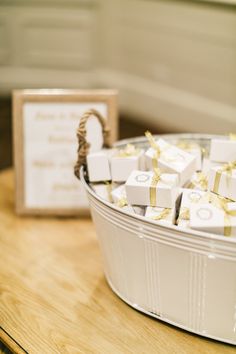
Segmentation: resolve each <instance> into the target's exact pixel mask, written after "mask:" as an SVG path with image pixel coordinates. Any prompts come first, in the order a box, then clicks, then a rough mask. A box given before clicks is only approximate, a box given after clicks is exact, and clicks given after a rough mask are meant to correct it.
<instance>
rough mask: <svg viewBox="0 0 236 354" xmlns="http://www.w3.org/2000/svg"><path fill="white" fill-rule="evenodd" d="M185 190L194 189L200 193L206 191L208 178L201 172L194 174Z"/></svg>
mask: <svg viewBox="0 0 236 354" xmlns="http://www.w3.org/2000/svg"><path fill="white" fill-rule="evenodd" d="M185 188H190V189H196V190H200V191H207V189H208V177H207V175H205V173H203V172H195V173H194V174H193V176H192V178H191V179H190V181H189V182H188V183H186V185H185Z"/></svg>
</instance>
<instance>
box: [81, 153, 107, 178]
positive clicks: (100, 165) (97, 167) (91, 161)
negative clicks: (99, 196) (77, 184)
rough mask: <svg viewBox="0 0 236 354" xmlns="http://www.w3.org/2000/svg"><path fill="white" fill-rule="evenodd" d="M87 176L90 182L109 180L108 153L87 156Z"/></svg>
mask: <svg viewBox="0 0 236 354" xmlns="http://www.w3.org/2000/svg"><path fill="white" fill-rule="evenodd" d="M87 167H88V176H89V181H90V182H101V181H109V180H111V172H110V164H109V153H108V151H106V150H105V149H104V150H101V151H98V152H91V153H89V154H88V155H87Z"/></svg>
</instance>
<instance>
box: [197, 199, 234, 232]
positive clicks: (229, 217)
mask: <svg viewBox="0 0 236 354" xmlns="http://www.w3.org/2000/svg"><path fill="white" fill-rule="evenodd" d="M190 228H191V229H194V230H199V231H206V232H212V233H215V234H219V235H224V236H236V203H227V202H226V201H224V200H221V199H219V200H218V201H217V203H215V202H214V203H208V204H195V205H191V207H190Z"/></svg>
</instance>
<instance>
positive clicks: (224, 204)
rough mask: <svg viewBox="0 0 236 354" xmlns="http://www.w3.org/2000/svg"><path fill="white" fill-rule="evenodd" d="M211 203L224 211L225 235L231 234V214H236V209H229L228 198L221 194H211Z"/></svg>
mask: <svg viewBox="0 0 236 354" xmlns="http://www.w3.org/2000/svg"><path fill="white" fill-rule="evenodd" d="M210 201H211V203H212V204H213V205H214V206H215V207H217V208H219V209H221V210H222V211H223V212H224V236H231V233H232V226H231V216H236V210H229V208H228V200H227V199H226V198H222V197H219V196H213V195H211V200H210Z"/></svg>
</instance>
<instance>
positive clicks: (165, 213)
mask: <svg viewBox="0 0 236 354" xmlns="http://www.w3.org/2000/svg"><path fill="white" fill-rule="evenodd" d="M170 210H171V209H169V208H165V209H164V210H162V211H161V212H160V214H158V215H155V216H152V219H153V220H162V219H165V218H166V217H167V216H168V215H169V214H170Z"/></svg>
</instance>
